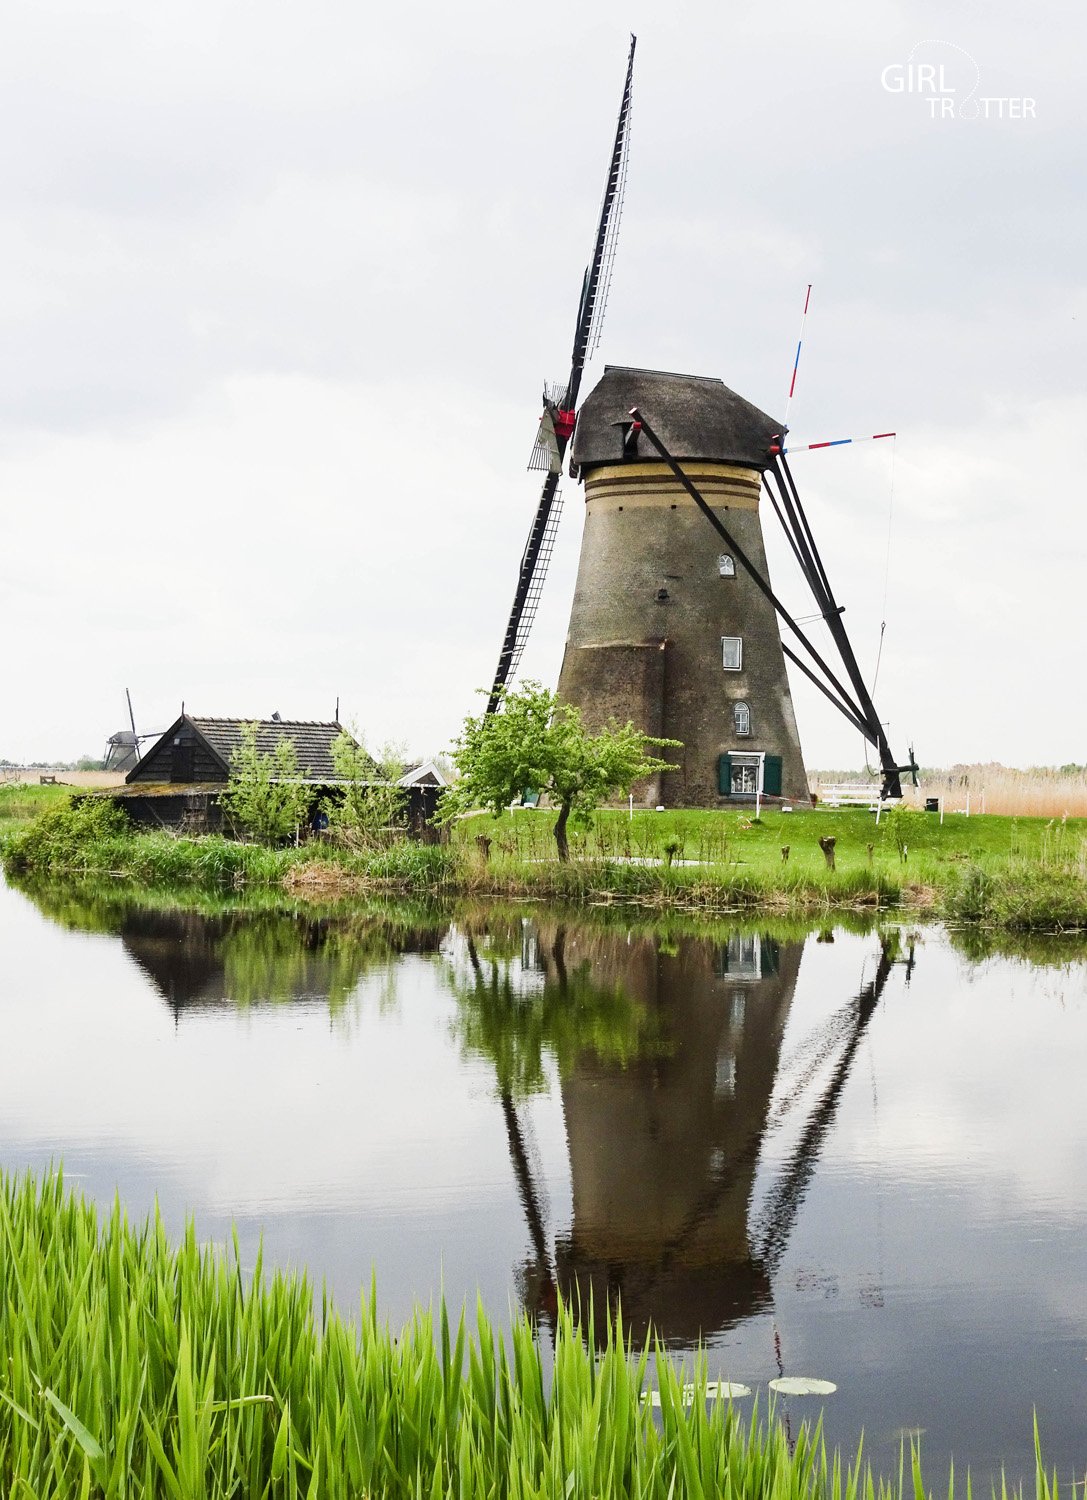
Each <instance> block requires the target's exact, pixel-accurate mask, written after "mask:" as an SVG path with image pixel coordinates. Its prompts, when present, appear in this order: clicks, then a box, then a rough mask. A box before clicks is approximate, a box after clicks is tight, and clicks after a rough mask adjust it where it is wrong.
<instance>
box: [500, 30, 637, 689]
mask: <svg viewBox="0 0 1087 1500" xmlns="http://www.w3.org/2000/svg"><path fill="white" fill-rule="evenodd" d="M637 41H638V39H637V37H634V36H632V37H631V39H630V54H629V56H628V58H627V73H626V81H625V83H624V85H623V98H622V102H621V104H620V106H619V120H618V123H617V125H616V127H615V142H614V145H613V146H612V152H611V162H610V165H609V167H608V176H607V180H606V182H605V184H604V201H603V203H602V204H601V207H600V219H599V222H598V223H597V226H596V238H595V240H594V242H593V251H592V257H591V258H590V260H589V264H588V265H587V266H586V267H585V275H584V278H583V280H582V284H581V297H580V299H579V301H578V309H577V321H576V322H575V324H574V345H573V350H572V352H571V356H570V374H569V377H568V378H567V380H566V382H565V384H558V383H556V384H554V385H548V386H547V387H546V388H545V390H544V410H543V416H542V417H541V418H540V430H539V433H538V435H537V438H536V446H535V448H534V449H533V450H532V457H531V458H530V460H529V468H530V469H543V470H546V476H545V478H544V482H543V489H542V490H541V492H540V500H539V504H538V505H537V507H536V514H535V515H534V516H533V519H532V527H531V529H530V531H529V534H528V541H527V542H526V543H525V550H524V553H523V554H522V557H521V566H520V569H519V570H518V574H517V586H516V588H515V589H514V595H513V604H512V606H511V608H510V617H509V623H508V624H507V626H506V634H505V637H504V639H503V641H502V650H501V653H500V655H499V658H498V666H497V668H496V670H495V674H494V683H493V685H492V688H491V696H490V701H489V702H488V704H487V712H488V713H494V711H495V709H496V708H497V707H498V703H499V699H500V697H501V693H502V689H503V688H504V687H505V685H506V683H507V682H508V681H509V679H510V678H511V677H512V676H513V674H514V673H515V672H516V670H517V667H518V665H519V663H520V660H521V654H522V652H523V651H524V649H525V642H526V641H527V639H528V634H529V631H530V630H531V629H532V622H533V621H534V620H535V618H536V610H537V607H538V605H539V602H540V594H541V591H542V589H543V584H544V579H545V577H546V575H547V565H548V563H549V562H550V560H551V552H552V549H553V548H554V545H555V533H556V530H557V528H558V523H559V516H560V515H561V511H562V503H561V499H560V496H559V476H560V474H561V473H562V461H563V458H564V456H565V454H566V446H567V444H568V443H569V441H570V436H571V434H572V433H573V430H574V419H575V411H576V407H577V398H578V392H579V390H580V389H581V377H582V374H583V372H584V369H585V361H586V360H587V359H588V357H589V355H590V353H591V352H592V349H593V348H594V347H595V344H596V341H597V340H598V339H599V336H600V324H601V320H602V318H603V314H604V308H605V306H606V304H607V298H608V285H609V282H610V279H611V267H612V262H613V259H614V256H615V245H616V237H617V235H618V231H619V217H620V214H621V213H622V206H623V190H624V188H625V186H626V170H627V146H628V143H629V138H630V137H629V131H630V110H631V102H632V97H633V84H634V48H635V47H636V46H637Z"/></svg>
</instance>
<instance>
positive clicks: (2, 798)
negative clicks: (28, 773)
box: [0, 781, 73, 833]
mask: <svg viewBox="0 0 1087 1500" xmlns="http://www.w3.org/2000/svg"><path fill="white" fill-rule="evenodd" d="M72 791H73V788H72V787H70V786H60V785H58V786H48V785H47V786H38V785H35V784H34V783H33V782H27V781H8V782H5V783H3V785H0V832H7V833H10V832H12V831H14V830H15V829H17V828H19V827H22V826H25V825H26V824H27V823H30V822H32V821H33V819H34V818H36V817H38V815H39V814H40V813H43V812H45V811H46V809H47V808H50V807H55V806H58V805H60V804H63V803H65V802H67V801H68V799H69V797H70V796H71V795H72Z"/></svg>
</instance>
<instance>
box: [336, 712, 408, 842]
mask: <svg viewBox="0 0 1087 1500" xmlns="http://www.w3.org/2000/svg"><path fill="white" fill-rule="evenodd" d="M332 764H333V765H334V766H335V768H336V775H337V776H338V777H339V778H340V779H341V781H342V782H343V785H342V786H341V787H337V789H336V793H335V795H334V796H332V797H329V798H327V799H326V801H325V803H324V810H325V813H326V815H327V817H328V821H329V826H330V828H331V829H332V830H333V832H334V833H335V834H336V835H337V837H338V838H339V839H340V840H341V841H342V842H343V843H345V844H347V845H349V846H350V847H353V848H358V847H362V848H369V847H372V846H374V845H375V844H381V843H383V842H385V841H387V839H388V836H389V829H390V828H395V827H396V826H397V825H398V824H400V823H401V822H402V821H403V816H404V810H405V808H406V806H407V800H408V794H407V791H406V789H405V788H404V787H402V786H398V785H397V780H398V778H399V777H400V776H401V775H402V774H403V770H404V756H403V750H402V748H401V747H400V746H396V745H386V746H384V747H383V748H382V749H381V750H379V751H378V753H377V756H376V758H375V757H374V756H372V755H371V754H370V752H369V751H368V750H367V749H366V746H365V745H364V744H363V743H362V740H361V738H360V737H359V736H357V735H351V734H348V733H347V731H346V730H345V731H344V732H343V733H342V734H339V735H337V736H336V738H335V739H334V740H333V741H332Z"/></svg>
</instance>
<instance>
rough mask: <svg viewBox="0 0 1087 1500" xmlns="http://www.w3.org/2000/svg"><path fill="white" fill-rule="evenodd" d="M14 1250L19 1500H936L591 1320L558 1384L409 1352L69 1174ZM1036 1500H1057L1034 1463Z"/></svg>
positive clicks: (704, 1374)
mask: <svg viewBox="0 0 1087 1500" xmlns="http://www.w3.org/2000/svg"><path fill="white" fill-rule="evenodd" d="M0 1241H2V1242H3V1254H2V1255H0V1489H2V1492H3V1494H4V1495H5V1496H6V1497H12V1500H14V1497H16V1496H18V1497H20V1500H23V1497H26V1500H30V1497H35V1500H50V1497H52V1500H61V1497H63V1500H69V1497H71V1500H75V1497H77V1496H78V1497H80V1500H100V1497H101V1500H105V1497H109V1500H122V1497H124V1500H149V1497H152V1496H155V1497H158V1496H162V1497H169V1500H225V1497H227V1496H246V1497H249V1500H273V1497H285V1500H296V1497H303V1496H306V1497H310V1500H316V1497H318V1496H324V1497H327V1500H340V1497H343V1500H347V1497H363V1496H366V1497H369V1496H381V1497H390V1500H401V1497H402V1500H446V1497H448V1500H474V1497H479V1500H484V1497H486V1500H530V1497H531V1500H537V1497H539V1500H544V1497H547V1500H590V1497H593V1500H597V1497H599V1500H612V1497H616V1500H618V1497H627V1496H629V1497H638V1500H673V1497H676V1500H678V1497H692V1500H714V1497H717V1496H722V1497H724V1496H728V1497H729V1500H771V1497H772V1500H858V1497H861V1496H863V1497H864V1500H884V1497H886V1500H891V1497H901V1500H905V1497H906V1496H912V1497H913V1500H925V1495H926V1491H925V1487H924V1482H923V1478H922V1475H921V1471H920V1465H919V1462H918V1460H917V1457H916V1455H914V1457H913V1462H912V1465H906V1466H904V1469H903V1470H900V1472H899V1474H898V1476H897V1478H896V1479H895V1480H892V1481H890V1482H887V1481H884V1480H882V1479H877V1478H875V1477H873V1475H872V1474H871V1472H870V1471H869V1470H868V1468H867V1467H865V1466H864V1465H863V1464H862V1461H861V1459H860V1458H859V1457H858V1458H857V1459H855V1460H854V1461H853V1462H852V1463H851V1464H848V1465H845V1466H843V1465H842V1464H841V1463H840V1461H839V1459H838V1457H837V1455H833V1456H832V1455H828V1453H827V1451H826V1448H825V1446H824V1444H823V1442H822V1440H821V1438H820V1436H819V1434H818V1432H816V1433H815V1434H812V1433H811V1432H810V1431H809V1430H808V1429H807V1428H806V1427H805V1428H802V1429H801V1431H800V1433H799V1435H798V1436H797V1437H796V1439H795V1443H793V1442H790V1440H789V1438H788V1436H787V1434H786V1432H785V1430H784V1429H783V1428H782V1427H781V1426H780V1425H779V1424H778V1423H777V1422H776V1421H774V1420H773V1418H772V1416H771V1417H770V1419H769V1420H761V1419H760V1418H759V1416H758V1413H757V1412H756V1413H754V1414H753V1416H752V1419H751V1420H750V1421H745V1420H742V1419H741V1417H740V1416H739V1414H738V1412H737V1411H736V1409H734V1408H733V1407H732V1406H729V1405H726V1404H725V1403H723V1402H721V1401H707V1400H706V1399H705V1396H704V1393H705V1388H706V1383H707V1380H708V1379H709V1378H710V1372H709V1371H708V1369H707V1365H706V1362H705V1360H704V1359H700V1360H699V1361H698V1362H697V1364H696V1368H695V1369H694V1371H693V1372H690V1371H684V1370H683V1368H682V1367H681V1366H679V1365H678V1364H676V1363H675V1362H673V1361H672V1360H671V1359H669V1358H668V1357H667V1356H666V1355H665V1354H664V1353H663V1352H661V1351H660V1350H658V1349H650V1348H648V1347H647V1348H646V1349H644V1350H641V1351H635V1350H633V1349H632V1348H631V1347H630V1345H629V1343H627V1342H626V1341H625V1340H624V1336H623V1332H622V1328H621V1326H620V1325H619V1324H618V1322H617V1323H616V1324H614V1325H609V1327H608V1328H607V1330H606V1333H605V1332H604V1331H602V1330H601V1331H598V1330H597V1329H595V1328H594V1326H593V1315H592V1312H591V1310H590V1311H589V1312H588V1313H587V1315H586V1318H585V1320H584V1323H583V1324H581V1325H580V1326H579V1324H578V1322H577V1320H576V1319H575V1318H574V1316H573V1314H572V1313H571V1311H570V1310H568V1309H563V1308H560V1311H559V1317H558V1327H557V1336H556V1345H555V1356H554V1366H553V1375H552V1378H551V1380H550V1383H549V1382H548V1381H547V1380H546V1378H545V1372H544V1361H543V1359H542V1357H541V1352H540V1349H539V1346H538V1344H537V1342H536V1339H535V1337H534V1332H533V1329H532V1327H531V1326H530V1325H529V1323H528V1322H527V1321H526V1320H525V1319H523V1318H521V1319H519V1320H517V1321H515V1322H514V1325H513V1327H512V1330H511V1332H510V1334H509V1336H508V1338H503V1337H502V1336H501V1335H500V1334H497V1333H496V1332H495V1330H494V1329H493V1328H492V1327H491V1325H490V1324H489V1322H488V1320H487V1318H486V1316H485V1314H484V1312H483V1309H482V1306H479V1307H478V1308H477V1312H476V1320H475V1322H476V1326H475V1330H474V1332H470V1331H469V1329H468V1326H467V1323H466V1320H465V1317H464V1315H463V1314H462V1315H461V1317H460V1319H459V1321H458V1322H456V1323H455V1324H451V1322H450V1320H449V1318H448V1316H447V1314H446V1311H445V1308H444V1307H442V1308H441V1309H440V1310H439V1313H438V1315H437V1317H436V1318H435V1317H433V1316H432V1315H431V1314H430V1313H429V1312H417V1313H416V1315H415V1316H414V1318H413V1319H412V1321H411V1322H410V1324H409V1325H408V1326H407V1327H406V1328H404V1329H403V1330H402V1331H401V1332H400V1334H399V1336H397V1337H394V1336H393V1335H392V1334H391V1333H390V1331H389V1330H388V1328H387V1327H385V1326H383V1325H382V1324H381V1323H380V1321H379V1318H378V1311H377V1302H376V1295H375V1293H374V1291H373V1289H372V1288H371V1291H370V1294H369V1296H365V1295H364V1296H363V1298H362V1301H361V1307H360V1314H359V1321H358V1323H357V1324H354V1325H352V1324H349V1323H346V1322H345V1321H344V1320H343V1319H342V1318H341V1317H340V1316H339V1315H338V1314H337V1313H336V1312H335V1311H334V1310H333V1308H332V1307H331V1306H330V1305H329V1302H328V1300H327V1297H325V1298H323V1299H322V1305H321V1315H320V1318H319V1319H318V1317H317V1315H316V1313H315V1308H314V1298H313V1293H312V1289H311V1287H310V1285H309V1283H308V1282H307V1280H306V1278H305V1276H304V1275H291V1276H283V1275H281V1274H276V1275H275V1276H273V1277H272V1278H271V1279H268V1278H266V1277H265V1276H264V1274H263V1270H262V1266H261V1264H260V1260H259V1257H258V1264H257V1266H256V1268H255V1270H254V1271H253V1273H252V1275H247V1274H246V1273H245V1271H244V1270H243V1268H242V1267H241V1266H240V1264H239V1262H238V1249H237V1242H236V1240H235V1243H234V1248H233V1253H232V1254H224V1253H221V1252H216V1251H214V1250H212V1249H208V1248H203V1249H202V1248H201V1247H200V1246H199V1245H198V1244H197V1241H196V1235H195V1232H194V1229H193V1227H192V1225H191V1224H190V1225H189V1228H188V1230H187V1232H186V1235H185V1237H184V1240H183V1242H182V1244H181V1245H180V1246H179V1247H178V1248H176V1249H174V1248H172V1247H171V1245H170V1244H169V1242H168V1240H167V1238H166V1235H165V1232H164V1230H163V1227H162V1224H161V1222H160V1221H159V1220H158V1219H157V1218H156V1219H154V1220H153V1221H150V1222H148V1223H145V1224H142V1225H139V1226H132V1225H130V1224H129V1223H128V1221H127V1219H126V1217H125V1215H124V1213H123V1212H122V1210H121V1208H120V1207H119V1205H117V1204H115V1205H114V1208H113V1211H112V1213H111V1214H110V1216H109V1218H108V1220H107V1221H105V1222H104V1223H103V1222H100V1220H99V1218H98V1215H97V1213H96V1211H95V1209H94V1208H93V1206H91V1205H89V1204H88V1203H86V1202H84V1201H83V1200H82V1199H80V1198H78V1197H75V1196H73V1195H71V1194H69V1193H68V1192H67V1191H66V1190H65V1188H64V1184H63V1180H62V1178H61V1176H60V1174H55V1175H49V1176H47V1177H46V1178H45V1179H44V1180H43V1181H40V1182H39V1181H37V1180H35V1179H34V1178H32V1177H31V1176H29V1175H27V1176H20V1177H2V1176H0ZM598 1344H599V1345H600V1346H601V1347H600V1348H599V1349H597V1345H598ZM692 1377H693V1378H692ZM685 1380H690V1381H691V1383H692V1384H693V1386H694V1391H693V1399H691V1398H690V1397H688V1396H687V1395H686V1394H685V1391H684V1384H685ZM653 1390H655V1391H656V1392H658V1393H659V1396H658V1399H659V1406H655V1405H653V1404H651V1403H650V1402H649V1401H648V1400H647V1399H645V1398H646V1397H647V1395H648V1394H649V1393H650V1391H653ZM1037 1492H1038V1495H1039V1496H1040V1497H1041V1500H1050V1497H1051V1496H1052V1497H1054V1500H1056V1495H1057V1487H1056V1479H1055V1477H1054V1478H1053V1479H1052V1481H1050V1480H1049V1479H1048V1478H1047V1476H1046V1475H1045V1474H1044V1472H1043V1470H1042V1467H1041V1463H1040V1461H1039V1465H1038V1476H1037Z"/></svg>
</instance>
